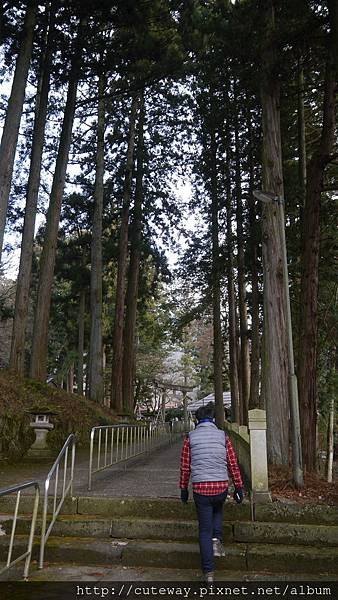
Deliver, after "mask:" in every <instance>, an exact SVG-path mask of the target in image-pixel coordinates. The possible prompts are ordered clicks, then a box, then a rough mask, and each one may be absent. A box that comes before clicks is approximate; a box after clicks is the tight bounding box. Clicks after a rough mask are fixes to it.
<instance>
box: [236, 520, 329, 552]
mask: <svg viewBox="0 0 338 600" xmlns="http://www.w3.org/2000/svg"><path fill="white" fill-rule="evenodd" d="M233 539H234V541H235V542H249V543H255V544H258V543H261V544H282V545H288V544H290V545H301V546H312V545H314V546H322V545H323V546H333V547H334V546H337V547H338V526H335V525H331V526H330V525H298V524H295V523H264V522H260V523H258V522H251V523H244V522H243V523H241V522H237V523H234V527H233Z"/></svg>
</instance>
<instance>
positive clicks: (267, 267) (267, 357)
mask: <svg viewBox="0 0 338 600" xmlns="http://www.w3.org/2000/svg"><path fill="white" fill-rule="evenodd" d="M269 4H270V3H269ZM274 27H275V25H274V8H273V2H272V3H271V4H270V6H269V8H268V9H267V14H266V37H267V39H266V46H265V49H264V53H263V69H264V72H263V74H262V75H263V81H262V86H261V99H262V109H263V153H264V156H263V190H264V191H266V192H271V193H273V194H274V195H276V196H281V197H283V194H284V191H283V172H282V147H281V134H280V109H279V102H280V89H279V82H278V80H277V77H276V75H275V74H274V69H275V51H274V41H273V36H274ZM262 229H263V231H262V234H263V244H262V250H263V267H264V325H263V335H264V337H265V340H264V353H263V356H262V372H263V379H262V393H263V395H264V399H265V405H266V411H267V441H268V458H269V462H271V463H272V464H288V458H289V402H288V398H289V394H288V357H287V339H286V333H287V332H286V307H285V293H284V280H283V248H282V239H281V235H280V224H279V207H278V205H277V203H275V202H273V201H271V202H268V203H264V206H263V222H262Z"/></svg>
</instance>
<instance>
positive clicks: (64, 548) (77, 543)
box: [0, 535, 124, 565]
mask: <svg viewBox="0 0 338 600" xmlns="http://www.w3.org/2000/svg"><path fill="white" fill-rule="evenodd" d="M27 542H28V539H27V536H26V535H17V536H15V542H14V553H13V556H12V559H14V558H15V557H16V556H19V555H20V554H22V553H24V552H25V551H26V550H27ZM123 547H124V544H123V543H117V542H116V541H113V540H112V539H103V540H100V539H95V540H93V538H91V537H88V538H76V537H55V536H50V537H49V538H48V541H47V544H46V548H45V561H46V562H47V563H48V562H67V563H77V564H102V565H103V564H111V563H113V562H120V560H121V555H122V548H123ZM39 548H40V540H39V539H38V538H35V540H34V545H33V553H32V559H33V560H38V557H39ZM7 551H8V538H7V536H2V537H0V561H2V562H3V561H5V560H6V559H7Z"/></svg>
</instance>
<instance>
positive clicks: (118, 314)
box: [111, 96, 139, 412]
mask: <svg viewBox="0 0 338 600" xmlns="http://www.w3.org/2000/svg"><path fill="white" fill-rule="evenodd" d="M138 104H139V98H138V97H137V96H135V97H134V98H133V101H132V106H131V113H130V121H129V135H128V150H127V162H126V170H125V178H124V189H123V204H122V215H121V226H120V237H119V258H118V265H117V282H116V301H115V321H114V333H113V364H112V381H111V402H112V407H113V408H114V409H115V410H116V411H117V412H121V410H122V407H123V399H122V363H123V325H124V306H125V290H126V282H125V279H126V270H127V258H128V221H129V207H130V196H131V182H132V175H133V164H134V160H133V156H134V146H135V124H136V115H137V110H138Z"/></svg>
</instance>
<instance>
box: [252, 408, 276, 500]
mask: <svg viewBox="0 0 338 600" xmlns="http://www.w3.org/2000/svg"><path fill="white" fill-rule="evenodd" d="M248 414H249V431H250V458H251V489H252V500H253V502H254V504H255V503H267V502H271V495H270V492H269V481H268V458H267V447H266V412H265V410H261V409H259V408H254V409H253V410H249V413H248Z"/></svg>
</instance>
